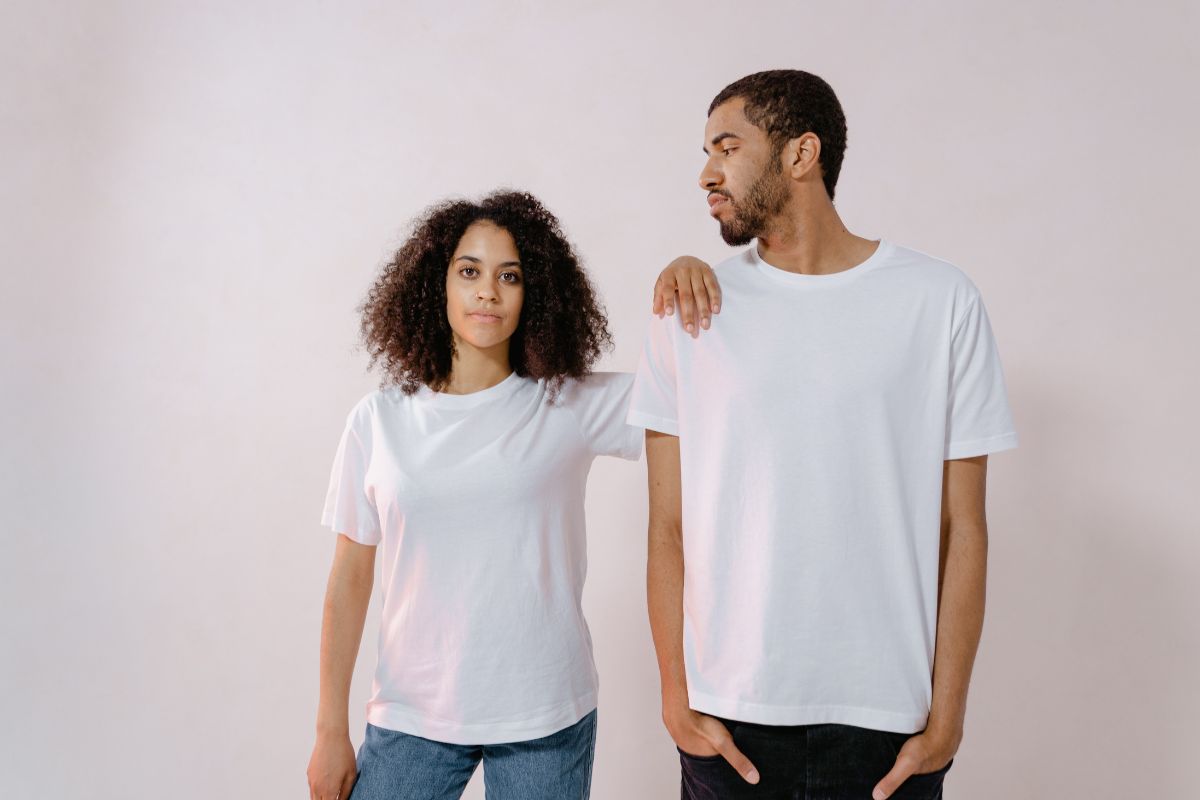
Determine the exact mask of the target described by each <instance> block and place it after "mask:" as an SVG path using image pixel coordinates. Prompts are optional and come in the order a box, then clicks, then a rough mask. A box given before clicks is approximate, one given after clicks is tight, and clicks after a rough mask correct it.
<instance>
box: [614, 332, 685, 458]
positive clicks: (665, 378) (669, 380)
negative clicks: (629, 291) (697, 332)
mask: <svg viewBox="0 0 1200 800" xmlns="http://www.w3.org/2000/svg"><path fill="white" fill-rule="evenodd" d="M674 322H675V318H674V317H668V316H664V317H662V318H661V319H660V318H659V317H657V316H654V315H651V317H650V327H649V329H648V330H647V331H646V341H645V343H644V345H643V346H642V356H641V359H640V360H639V362H638V369H637V375H636V376H635V378H634V381H633V397H632V399H631V400H630V401H629V415H628V417H626V421H627V422H628V423H629V424H630V425H636V426H638V427H639V428H648V429H650V430H654V431H661V432H662V433H669V434H671V435H672V436H678V435H679V409H678V397H677V391H676V381H675V375H676V372H675V343H674V341H672V339H671V328H670V326H671V325H672V323H674Z"/></svg>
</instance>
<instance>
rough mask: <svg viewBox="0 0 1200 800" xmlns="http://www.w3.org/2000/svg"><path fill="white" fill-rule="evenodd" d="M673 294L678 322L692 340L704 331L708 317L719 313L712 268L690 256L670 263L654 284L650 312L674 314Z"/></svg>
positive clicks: (718, 298)
mask: <svg viewBox="0 0 1200 800" xmlns="http://www.w3.org/2000/svg"><path fill="white" fill-rule="evenodd" d="M677 294H678V296H679V297H678V303H679V322H680V324H682V325H683V327H684V330H686V331H687V332H688V333H690V334H691V335H692V337H693V338H695V337H697V336H699V335H700V329H701V328H704V329H705V330H708V326H709V324H710V322H709V320H710V319H711V318H712V315H713V314H719V313H720V312H721V285H720V284H719V283H718V282H717V275H716V273H715V272H713V268H712V267H710V266H709V265H708V264H706V263H705V262H703V261H701V260H700V259H698V258H693V257H692V256H680V257H679V258H677V259H675V260H674V261H672V262H671V263H670V264H668V265H667V268H666V269H664V270H663V271H662V273H661V274H660V275H659V276H658V280H657V281H655V283H654V302H653V305H652V306H651V311H652V312H653V313H655V314H657V315H658V316H660V317H661V316H662V315H663V314H664V313H665V314H667V315H668V316H669V315H671V314H674V313H675V303H676V295H677ZM697 317H698V318H699V324H697Z"/></svg>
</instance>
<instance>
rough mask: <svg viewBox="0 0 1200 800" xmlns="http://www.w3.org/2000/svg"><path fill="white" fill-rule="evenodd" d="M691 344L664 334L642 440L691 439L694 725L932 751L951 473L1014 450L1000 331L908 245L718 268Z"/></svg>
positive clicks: (638, 407) (653, 346) (968, 288)
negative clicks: (811, 268)
mask: <svg viewBox="0 0 1200 800" xmlns="http://www.w3.org/2000/svg"><path fill="white" fill-rule="evenodd" d="M716 275H717V279H718V281H719V282H720V284H721V293H722V298H723V299H722V306H721V313H720V314H719V315H714V316H713V318H712V327H711V328H710V329H709V330H706V331H701V334H700V336H699V338H698V339H693V338H692V337H691V336H689V335H688V334H687V333H686V332H685V331H683V330H681V326H680V325H679V324H678V323H677V322H676V320H674V319H673V318H669V317H664V318H663V319H658V318H654V317H652V318H651V321H650V330H649V333H648V335H647V338H646V343H645V348H644V351H643V353H642V359H641V363H640V365H639V368H638V373H637V379H636V381H635V384H634V390H633V399H632V401H631V403H630V412H629V416H628V421H629V422H630V423H631V424H634V425H638V426H641V427H643V428H650V429H653V430H656V431H661V432H664V433H668V434H672V435H675V436H678V437H679V450H680V460H681V463H680V469H681V479H682V490H683V549H684V597H683V607H684V633H683V648H684V657H685V662H686V675H687V683H688V697H689V701H690V704H691V707H692V708H694V709H696V710H698V711H701V712H705V713H709V714H713V715H716V716H721V717H725V718H728V719H736V720H742V721H746V722H757V723H762V724H768V725H806V724H817V723H841V724H846V725H856V726H859V727H864V728H873V729H876V730H886V731H896V732H900V733H913V732H916V731H919V730H922V729H923V728H924V727H925V724H926V721H927V718H928V713H929V707H930V702H931V699H932V682H931V672H932V666H933V656H934V636H935V633H936V629H937V628H936V626H937V590H938V589H937V577H938V556H939V537H940V529H941V497H942V471H943V461H944V460H946V459H958V458H966V457H968V456H978V455H983V454H985V453H994V452H996V451H998V450H1005V449H1007V448H1011V447H1015V446H1016V444H1017V436H1016V432H1015V430H1014V427H1013V421H1012V415H1011V413H1010V411H1009V407H1008V401H1007V397H1006V392H1005V386H1004V376H1003V373H1002V371H1001V367H1000V360H999V356H998V354H997V350H996V344H995V342H994V340H993V338H992V332H991V328H990V326H989V323H988V317H987V313H986V311H985V310H984V306H983V302H982V300H981V299H980V296H979V291H978V290H977V289H976V288H975V286H974V284H973V283H972V282H971V281H970V279H969V278H967V276H966V275H964V274H963V273H962V272H961V271H959V270H958V269H957V268H956V267H954V266H952V265H951V264H948V263H946V262H945V261H939V260H937V259H934V258H931V257H929V256H927V255H924V254H922V253H918V252H915V251H913V250H909V249H906V248H903V247H899V246H896V245H893V244H891V243H889V242H886V241H883V242H880V244H879V246H878V247H877V249H876V250H875V252H874V253H873V254H872V255H871V256H870V257H869V258H868V259H867V260H866V261H864V262H863V263H861V264H858V265H856V266H855V267H852V268H850V269H848V270H844V271H842V272H838V273H833V274H829V275H801V274H796V273H791V272H787V271H785V270H781V269H778V268H776V267H773V266H771V265H769V264H767V263H765V262H764V261H763V260H762V259H761V258H760V257H759V255H758V250H757V247H756V246H751V247H750V248H749V249H748V250H746V251H744V252H743V253H741V254H740V255H737V256H735V257H733V258H731V259H729V260H727V261H725V262H724V263H722V264H721V265H719V266H718V267H717V268H716Z"/></svg>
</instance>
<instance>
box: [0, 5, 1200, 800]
mask: <svg viewBox="0 0 1200 800" xmlns="http://www.w3.org/2000/svg"><path fill="white" fill-rule="evenodd" d="M2 14H3V20H2V22H0V86H2V89H3V98H4V99H3V103H2V104H0V120H2V126H3V127H2V129H0V152H2V153H3V161H4V170H3V173H4V178H3V181H2V182H0V203H2V205H0V212H2V213H3V222H2V224H0V244H2V251H0V252H2V253H3V258H4V265H3V273H2V278H0V281H2V282H0V298H2V299H0V303H2V308H0V311H2V316H0V330H2V331H3V337H2V342H0V366H2V368H3V391H2V392H0V423H2V425H3V428H2V430H3V446H2V447H3V449H2V452H3V460H2V464H0V468H2V469H3V474H2V476H0V487H2V488H0V492H2V493H3V496H2V498H0V499H2V501H3V507H4V510H5V512H6V516H7V523H6V524H5V526H4V533H3V538H2V540H0V609H2V611H0V614H2V617H0V626H2V627H0V642H2V645H0V648H2V649H0V708H2V709H3V714H2V721H0V775H3V776H4V778H3V781H2V783H3V792H4V794H5V796H11V797H48V798H97V799H98V800H99V799H104V800H107V799H108V798H114V799H116V798H122V799H125V798H150V797H162V796H168V797H173V798H180V800H185V799H186V800H190V798H196V799H197V800H199V799H200V798H205V800H207V799H208V798H214V797H247V798H249V797H255V798H259V797H261V798H288V797H293V798H300V797H307V790H306V786H305V783H304V770H305V766H306V764H307V760H308V757H309V752H310V749H311V747H312V743H313V733H312V731H313V722H314V713H315V706H316V692H317V644H318V636H319V617H320V611H321V601H322V595H323V590H324V583H325V579H326V575H327V570H328V565H329V560H330V556H331V554H332V546H333V538H332V535H331V534H330V533H328V532H327V531H325V530H324V529H322V528H321V527H320V526H319V525H318V516H319V510H320V506H321V502H322V500H323V494H324V490H325V485H326V480H327V477H328V470H329V463H330V459H331V458H332V456H333V450H334V446H335V444H336V442H337V437H338V434H339V432H340V427H341V424H342V421H343V419H344V416H345V413H346V411H347V410H348V409H349V408H350V406H351V404H352V403H353V402H354V401H355V400H356V399H357V398H358V397H360V396H361V395H362V394H363V393H365V392H366V391H368V390H370V389H371V388H372V387H373V386H374V385H375V379H374V377H373V376H369V375H367V374H365V373H364V366H365V358H364V357H363V355H362V354H361V353H360V352H357V351H356V350H355V340H356V333H357V319H356V314H355V306H356V305H357V303H358V302H359V301H360V300H361V298H362V296H363V293H364V292H365V290H366V287H367V285H368V283H369V281H370V280H371V279H372V276H373V275H374V273H375V270H376V269H377V267H378V266H379V265H380V263H381V261H382V260H383V259H384V258H385V256H386V255H387V253H388V251H389V249H390V248H392V247H394V246H396V245H397V244H398V243H399V241H401V239H402V237H403V235H404V231H405V225H406V223H407V221H408V220H409V219H411V218H412V217H413V215H414V214H416V213H418V212H419V211H420V210H421V209H422V208H423V207H424V206H425V205H426V204H428V203H430V202H433V201H434V200H437V199H439V198H442V197H444V196H447V195H452V194H454V195H462V194H467V195H477V194H479V193H481V192H483V191H485V190H488V189H490V188H493V187H496V186H498V185H513V186H519V187H525V188H528V189H530V190H532V191H534V192H535V193H536V194H538V195H539V196H541V197H542V198H543V199H544V200H545V201H546V202H547V203H548V204H549V206H550V207H551V208H552V209H554V210H555V211H556V213H557V214H558V215H559V216H560V217H561V219H562V220H563V222H564V225H565V227H566V229H567V231H568V233H569V235H570V236H571V238H572V239H573V241H574V242H575V243H576V245H577V247H578V248H579V250H580V252H581V253H582V254H583V256H584V259H585V262H586V264H587V266H588V267H589V269H590V271H591V274H592V276H593V278H594V280H595V282H596V283H597V285H598V287H599V289H600V290H601V292H602V294H603V297H604V299H605V301H606V303H607V306H608V309H609V312H610V316H611V322H612V330H613V332H614V334H615V338H616V342H617V345H616V349H615V351H614V352H613V353H612V355H611V357H610V358H608V359H607V360H606V361H605V362H604V365H603V366H604V367H605V368H611V369H632V368H633V367H634V366H635V364H636V358H637V352H638V348H639V346H640V342H641V337H642V334H643V331H644V329H645V323H646V315H647V311H648V305H649V292H650V286H651V283H652V281H653V278H654V276H655V275H656V274H657V272H658V270H659V269H660V268H661V267H662V266H663V265H664V264H665V263H666V262H667V261H668V260H669V258H670V257H672V256H674V255H677V254H679V253H681V252H691V253H694V254H697V255H701V256H703V257H707V258H710V259H714V260H716V259H720V258H723V257H724V256H726V255H727V254H728V253H729V252H730V251H729V250H728V249H726V248H725V247H724V246H723V245H722V243H721V242H720V240H719V238H718V237H717V234H716V229H715V225H714V224H713V222H712V221H711V220H710V219H709V218H708V216H707V214H706V208H705V204H704V196H703V194H702V193H701V192H700V191H699V190H698V189H697V188H696V185H695V180H696V175H697V173H698V171H699V169H700V166H701V160H702V159H701V152H700V147H701V133H702V128H703V123H704V111H705V109H706V107H707V104H708V102H709V100H710V99H711V97H712V96H713V95H714V94H715V93H716V92H717V91H718V90H719V89H721V88H722V87H723V86H724V85H725V84H726V83H728V82H730V81H732V80H734V79H735V78H738V77H740V76H741V75H743V74H746V73H749V72H752V71H756V70H759V69H765V68H775V67H799V68H804V69H808V70H811V71H813V72H816V73H818V74H820V75H822V76H823V77H825V78H826V79H827V80H829V81H830V82H831V83H832V85H833V86H834V88H835V89H836V90H837V91H838V93H839V95H840V97H841V100H842V103H843V106H844V108H845V110H846V113H847V116H848V120H849V149H848V152H847V155H846V162H845V168H844V172H843V174H842V178H841V182H840V184H839V187H838V207H839V209H840V211H841V213H842V215H843V217H844V219H845V220H846V222H847V224H848V225H849V227H850V228H851V229H852V230H854V231H855V232H857V233H859V234H862V235H866V236H871V237H879V236H884V237H888V238H890V239H893V240H895V241H897V242H900V243H903V244H906V245H909V246H912V247H916V248H917V249H921V250H925V251H927V252H931V253H933V254H936V255H938V256H941V257H944V258H947V259H949V260H951V261H954V262H955V263H957V264H958V265H960V266H961V267H962V268H963V269H965V270H966V271H967V273H968V274H969V275H971V276H972V278H973V279H974V280H975V282H976V284H977V285H978V286H979V287H980V289H981V290H982V291H983V295H984V298H985V300H986V302H987V304H988V310H989V313H990V315H991V318H992V323H993V326H994V329H995V331H996V334H997V337H998V340H999V343H1000V349H1001V354H1002V357H1003V359H1004V363H1005V368H1006V374H1007V378H1008V386H1009V392H1010V397H1011V401H1012V404H1013V407H1014V411H1015V415H1016V419H1017V424H1018V430H1019V433H1020V436H1021V446H1020V448H1019V449H1018V450H1016V451H1012V452H1008V453H1004V454H1000V455H997V456H996V457H994V458H993V459H992V462H991V469H990V472H991V476H990V477H991V481H990V485H989V520H990V526H991V536H992V549H991V565H990V569H991V572H990V576H991V577H990V586H989V611H988V620H987V624H986V629H985V633H984V641H983V645H982V649H981V652H980V656H979V661H978V665H977V669H976V674H975V680H974V683H973V687H972V695H971V706H970V712H969V715H968V720H967V732H966V740H965V741H964V743H963V746H962V749H961V751H960V753H959V756H958V759H957V761H956V764H955V767H954V768H953V769H952V770H951V773H950V775H949V778H948V781H947V790H948V796H949V797H954V798H972V799H973V800H975V799H977V800H989V799H991V798H996V799H997V800H999V799H1000V798H1005V799H1007V798H1064V797H1079V798H1085V797H1086V798H1128V797H1185V796H1195V794H1196V791H1197V790H1196V789H1195V785H1196V779H1195V777H1194V775H1193V774H1191V771H1190V770H1189V769H1188V766H1189V762H1190V763H1194V757H1195V755H1196V753H1197V752H1198V751H1200V736H1198V734H1197V732H1196V725H1197V719H1200V692H1198V689H1197V681H1196V676H1197V675H1198V674H1200V625H1198V623H1197V610H1198V606H1200V603H1198V602H1197V600H1198V596H1197V590H1196V588H1195V586H1196V581H1197V579H1198V578H1200V536H1197V534H1198V533H1200V525H1198V524H1197V521H1196V512H1195V497H1196V491H1197V478H1198V477H1200V476H1198V474H1197V473H1198V470H1197V467H1196V446H1197V444H1198V443H1200V442H1198V439H1200V436H1198V435H1197V434H1198V431H1200V426H1198V424H1197V421H1196V409H1197V407H1200V403H1198V399H1200V398H1198V397H1197V395H1198V394H1200V392H1198V388H1200V378H1198V374H1197V366H1196V364H1197V357H1196V345H1197V342H1198V341H1200V335H1198V334H1200V325H1198V323H1197V313H1196V310H1195V303H1196V298H1197V294H1198V292H1200V280H1198V279H1197V277H1196V268H1197V260H1196V253H1197V245H1198V241H1197V239H1198V235H1197V228H1198V225H1197V223H1196V221H1195V217H1196V213H1197V211H1198V210H1200V208H1198V204H1197V201H1196V199H1195V187H1196V186H1197V185H1198V183H1200V159H1198V157H1197V141H1198V139H1200V113H1198V110H1197V102H1196V94H1195V81H1196V78H1197V76H1198V75H1200V58H1198V56H1197V51H1196V47H1197V45H1196V41H1197V38H1198V35H1200V11H1198V8H1197V4H1196V3H1195V2H1184V0H1175V2H1162V3H1157V4H1151V5H1149V6H1142V7H1140V8H1138V9H1135V8H1134V6H1133V4H1116V3H1096V2H1079V1H1076V2H1057V3H1045V2H1030V1H1029V0H1020V1H1019V2H1012V3H977V2H968V3H960V2H955V3H934V2H915V3H903V4H900V3H894V4H890V3H822V4H810V3H786V2H775V3H736V4H697V3H685V2H674V3H663V4H655V3H650V4H641V3H632V2H623V1H622V2H605V3H596V2H587V3H569V2H568V3H551V2H532V1H529V2H509V3H504V4H498V3H497V4H488V3H469V4H451V3H446V4H434V3H428V4H412V3H409V4H403V3H392V4H388V3H346V4H333V3H293V2H259V3H234V2H220V3H158V2H110V3H103V4H102V3H83V2H77V3H44V2H33V1H32V0H24V1H23V2H8V3H6V4H5V5H4V8H3V12H2ZM643 475H644V465H642V464H629V463H624V462H615V461H599V462H597V464H596V466H595V468H594V470H593V473H592V478H591V482H590V486H589V499H588V512H589V529H590V537H591V540H590V554H591V569H590V578H589V586H588V590H587V596H586V603H587V609H588V613H589V618H590V621H591V626H592V631H593V636H594V639H595V644H596V653H597V658H598V662H599V668H600V673H601V681H602V690H601V698H602V699H601V709H600V720H601V728H600V736H599V743H598V749H597V763H596V773H595V782H594V795H593V796H594V797H595V798H597V800H625V799H626V798H668V797H672V796H677V787H678V773H677V765H676V761H675V758H674V751H673V749H672V747H671V744H670V741H669V739H668V738H667V736H666V734H665V732H664V731H663V730H662V728H661V725H660V724H659V719H658V698H657V673H656V670H655V667H654V661H653V656H652V649H651V644H650V637H649V630H648V625H647V623H646V618H645V603H644V599H643V564H644V555H643V540H644V524H645V497H644V487H643V480H644V478H643ZM376 620H377V617H376V616H375V612H372V616H371V617H370V619H369V620H368V633H367V635H366V637H365V641H364V646H363V651H362V653H361V655H360V660H359V666H358V670H357V672H356V680H355V685H354V688H353V697H352V713H351V720H352V727H353V729H354V731H355V734H354V741H355V744H356V746H357V744H358V742H359V741H361V734H362V724H363V709H362V706H363V704H364V703H365V699H366V694H367V691H368V690H369V676H370V672H371V669H372V667H373V661H374V656H375V652H374V636H373V630H372V627H373V625H374V624H375V622H376ZM477 777H478V776H477ZM468 796H469V797H472V798H479V797H481V796H482V792H481V791H480V787H479V786H478V782H476V783H475V784H473V785H472V788H471V789H470V790H469V794H468Z"/></svg>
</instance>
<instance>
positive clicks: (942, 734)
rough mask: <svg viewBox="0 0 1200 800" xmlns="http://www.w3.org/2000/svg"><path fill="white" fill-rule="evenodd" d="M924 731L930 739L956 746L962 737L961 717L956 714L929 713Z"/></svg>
mask: <svg viewBox="0 0 1200 800" xmlns="http://www.w3.org/2000/svg"><path fill="white" fill-rule="evenodd" d="M924 733H925V735H926V736H928V737H929V738H931V739H936V740H938V741H941V742H948V743H950V744H952V745H955V746H957V745H958V743H959V742H961V741H962V737H963V719H962V717H961V716H958V715H953V716H942V715H937V714H932V713H931V714H930V715H929V721H928V722H927V723H926V725H925V731H924Z"/></svg>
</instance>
